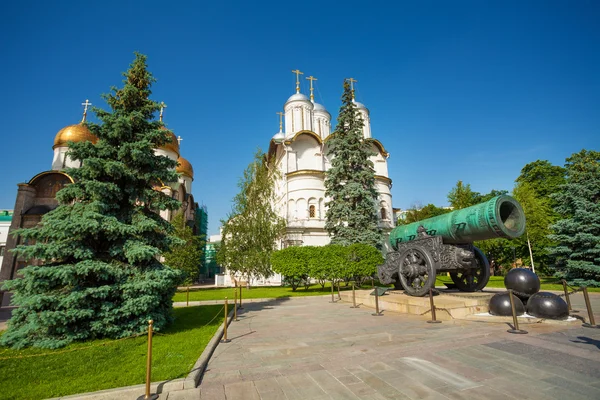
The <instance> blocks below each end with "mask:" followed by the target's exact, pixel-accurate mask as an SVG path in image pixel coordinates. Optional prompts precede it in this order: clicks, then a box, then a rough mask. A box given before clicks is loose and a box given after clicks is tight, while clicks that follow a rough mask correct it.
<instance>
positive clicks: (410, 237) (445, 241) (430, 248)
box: [377, 195, 525, 296]
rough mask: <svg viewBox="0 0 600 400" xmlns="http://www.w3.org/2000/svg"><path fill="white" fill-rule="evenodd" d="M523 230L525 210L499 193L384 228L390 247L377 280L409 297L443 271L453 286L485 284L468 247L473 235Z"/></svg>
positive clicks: (483, 264)
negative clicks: (447, 273) (436, 214)
mask: <svg viewBox="0 0 600 400" xmlns="http://www.w3.org/2000/svg"><path fill="white" fill-rule="evenodd" d="M524 231H525V214H524V213H523V209H522V208H521V205H520V204H519V203H518V202H517V201H516V200H515V199H513V198H512V197H510V196H506V195H502V196H497V197H494V198H493V199H491V200H489V201H486V202H484V203H481V204H477V205H474V206H471V207H468V208H464V209H461V210H456V211H453V212H450V213H448V214H443V215H439V216H437V217H433V218H428V219H425V220H422V221H418V222H414V223H412V224H408V225H402V226H398V227H396V228H395V229H394V230H392V232H391V233H390V238H389V241H390V244H391V246H392V248H393V249H394V251H390V252H388V253H387V255H386V259H385V263H384V264H382V265H379V266H378V267H377V275H378V276H379V281H380V282H381V283H383V284H390V283H394V285H395V286H396V288H398V289H402V288H403V289H404V290H405V291H406V293H407V294H409V295H411V296H423V295H425V294H426V293H428V292H429V289H430V288H433V287H434V285H435V277H436V274H438V273H440V272H449V273H450V277H451V278H452V281H453V282H454V283H455V284H456V286H457V287H458V289H459V290H461V291H465V292H475V291H478V290H481V289H483V288H484V287H485V285H487V283H488V281H489V279H490V267H489V262H488V260H487V258H486V256H485V255H484V254H483V252H482V251H481V250H479V249H478V248H477V247H475V246H473V242H474V241H476V240H487V239H493V238H509V239H510V238H516V237H519V236H521V235H522V234H523V232H524Z"/></svg>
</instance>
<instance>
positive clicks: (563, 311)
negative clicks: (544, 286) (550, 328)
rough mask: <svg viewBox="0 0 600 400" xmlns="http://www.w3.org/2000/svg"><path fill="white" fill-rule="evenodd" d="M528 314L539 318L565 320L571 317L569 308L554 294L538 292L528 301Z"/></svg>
mask: <svg viewBox="0 0 600 400" xmlns="http://www.w3.org/2000/svg"><path fill="white" fill-rule="evenodd" d="M527 313H528V314H529V315H532V316H534V317H537V318H548V319H565V318H567V317H568V316H569V306H567V302H566V301H564V300H563V299H562V298H561V297H560V296H557V295H555V294H554V293H550V292H538V293H536V294H534V295H532V296H531V297H530V298H529V301H527Z"/></svg>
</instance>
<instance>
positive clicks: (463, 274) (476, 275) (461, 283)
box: [450, 246, 490, 292]
mask: <svg viewBox="0 0 600 400" xmlns="http://www.w3.org/2000/svg"><path fill="white" fill-rule="evenodd" d="M473 250H474V253H475V262H476V263H477V268H473V269H468V270H464V271H459V272H450V277H451V278H452V282H454V283H455V284H456V287H458V289H459V290H460V291H462V292H477V291H479V290H481V289H483V288H484V287H485V285H487V284H488V281H489V280H490V263H489V262H488V259H487V257H486V256H485V255H484V254H483V252H482V251H481V250H479V249H478V248H477V247H475V246H473Z"/></svg>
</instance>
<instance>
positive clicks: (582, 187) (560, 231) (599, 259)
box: [549, 150, 600, 286]
mask: <svg viewBox="0 0 600 400" xmlns="http://www.w3.org/2000/svg"><path fill="white" fill-rule="evenodd" d="M566 161H567V162H566V164H565V168H566V177H567V180H566V183H565V184H564V185H561V186H559V188H560V190H559V191H558V192H557V193H555V194H553V195H552V196H551V197H552V198H553V200H554V201H555V202H556V207H555V210H556V212H558V214H559V215H560V216H561V219H560V220H558V221H557V222H556V223H555V224H554V225H552V227H551V229H552V230H553V231H554V232H555V233H554V234H551V235H549V238H550V239H552V240H555V241H556V242H558V243H559V244H558V245H557V246H556V247H554V248H552V249H551V253H552V254H553V255H554V256H556V266H557V268H558V272H559V275H560V276H561V277H565V278H566V279H567V280H569V282H570V283H571V284H575V285H580V286H600V152H598V151H593V150H581V151H580V152H579V153H575V154H573V155H571V157H569V158H567V160H566Z"/></svg>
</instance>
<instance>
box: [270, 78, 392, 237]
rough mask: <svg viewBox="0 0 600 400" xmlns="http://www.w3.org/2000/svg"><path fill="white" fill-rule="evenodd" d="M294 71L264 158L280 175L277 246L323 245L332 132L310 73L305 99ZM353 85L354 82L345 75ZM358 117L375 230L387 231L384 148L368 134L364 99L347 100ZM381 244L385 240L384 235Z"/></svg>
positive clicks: (388, 202)
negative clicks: (281, 223)
mask: <svg viewBox="0 0 600 400" xmlns="http://www.w3.org/2000/svg"><path fill="white" fill-rule="evenodd" d="M293 72H294V73H296V76H297V79H296V93H294V94H293V95H292V96H290V98H288V99H287V101H286V102H285V103H284V105H283V112H282V113H279V114H280V118H282V119H284V121H285V122H283V121H282V119H280V127H279V132H278V133H277V134H275V136H274V137H273V138H272V139H271V142H270V145H269V157H275V163H276V166H277V168H279V170H280V171H281V177H282V178H281V179H280V180H279V181H278V182H277V200H276V209H277V210H278V212H279V214H280V216H281V217H282V218H284V219H285V220H286V222H287V231H286V235H285V237H284V238H283V240H282V242H281V243H280V244H279V247H280V248H283V247H287V246H290V245H304V246H324V245H326V244H328V243H329V242H330V237H329V236H328V234H327V231H326V230H325V213H326V211H327V208H326V205H325V204H326V202H327V201H328V199H327V198H326V197H325V172H326V171H327V170H328V169H329V168H330V167H331V163H330V159H329V156H328V155H327V153H328V145H327V142H328V138H329V137H330V135H331V134H332V133H333V132H332V128H331V126H332V120H331V114H330V113H329V112H328V111H327V109H325V107H324V106H322V105H321V104H319V103H316V102H315V100H314V94H313V85H312V84H313V80H316V79H315V78H313V77H312V76H310V77H308V78H306V79H308V80H310V98H309V97H307V96H306V95H304V94H302V93H300V85H299V81H298V76H299V74H301V72H300V71H298V70H296V71H293ZM350 82H351V83H352V84H353V83H354V82H356V81H355V80H353V79H350ZM353 101H354V104H355V105H356V108H357V110H358V112H359V113H360V116H361V117H362V119H363V121H364V125H363V138H364V140H365V141H367V142H368V143H369V144H370V145H371V149H372V150H373V154H374V155H373V156H371V161H372V162H373V165H374V169H375V183H376V188H377V192H378V199H377V215H378V224H379V227H380V228H381V230H382V231H383V232H384V233H385V234H386V235H385V236H387V234H388V233H389V232H390V231H391V230H392V229H393V228H394V217H393V207H392V193H391V188H392V180H391V179H390V178H389V176H388V166H387V160H388V157H389V154H388V152H387V151H386V150H385V148H384V147H383V144H382V143H381V142H380V141H379V140H377V139H375V138H373V135H372V133H371V117H370V112H369V109H368V108H367V107H365V105H364V104H362V103H359V102H357V101H356V100H353ZM383 245H384V247H386V246H387V239H386V240H384V243H383Z"/></svg>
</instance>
